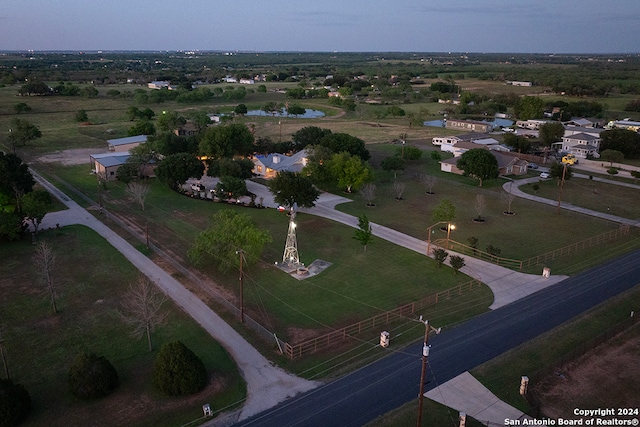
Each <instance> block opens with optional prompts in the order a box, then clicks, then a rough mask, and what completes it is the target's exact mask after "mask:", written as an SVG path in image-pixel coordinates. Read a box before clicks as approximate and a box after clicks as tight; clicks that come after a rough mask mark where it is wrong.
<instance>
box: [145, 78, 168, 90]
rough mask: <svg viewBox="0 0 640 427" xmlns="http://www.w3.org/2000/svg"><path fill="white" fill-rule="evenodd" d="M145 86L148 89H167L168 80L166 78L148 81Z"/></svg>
mask: <svg viewBox="0 0 640 427" xmlns="http://www.w3.org/2000/svg"><path fill="white" fill-rule="evenodd" d="M147 86H148V87H149V89H165V88H166V89H169V82H168V81H166V80H159V81H154V82H151V83H148V84H147Z"/></svg>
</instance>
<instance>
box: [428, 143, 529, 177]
mask: <svg viewBox="0 0 640 427" xmlns="http://www.w3.org/2000/svg"><path fill="white" fill-rule="evenodd" d="M473 148H478V147H477V146H476V147H473ZM465 151H466V150H465ZM490 152H491V154H493V156H494V157H495V158H496V160H497V161H498V171H499V174H500V176H508V175H524V174H526V173H527V168H528V166H529V162H527V161H526V160H521V159H520V158H518V157H517V156H516V155H514V154H511V153H501V152H498V151H495V150H490ZM461 155H462V153H461V154H460V155H459V156H456V157H452V158H449V159H446V160H443V161H441V162H440V170H441V171H442V172H449V173H455V174H457V175H462V174H463V171H462V170H461V169H458V166H457V163H458V159H459V158H460V156H461Z"/></svg>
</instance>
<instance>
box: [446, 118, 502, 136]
mask: <svg viewBox="0 0 640 427" xmlns="http://www.w3.org/2000/svg"><path fill="white" fill-rule="evenodd" d="M445 127H446V128H447V129H457V130H464V131H472V132H482V133H488V132H491V131H492V130H493V125H492V124H491V123H486V122H479V121H475V120H457V119H448V120H447V121H446V122H445Z"/></svg>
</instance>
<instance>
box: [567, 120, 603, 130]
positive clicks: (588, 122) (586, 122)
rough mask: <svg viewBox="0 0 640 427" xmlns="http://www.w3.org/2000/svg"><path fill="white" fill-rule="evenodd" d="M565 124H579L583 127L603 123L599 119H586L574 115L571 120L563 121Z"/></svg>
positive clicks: (578, 125) (591, 126)
mask: <svg viewBox="0 0 640 427" xmlns="http://www.w3.org/2000/svg"><path fill="white" fill-rule="evenodd" d="M563 124H564V125H565V126H577V127H582V128H594V127H597V126H598V125H602V121H601V120H598V119H585V118H582V117H572V118H571V120H569V121H567V122H564V123H563Z"/></svg>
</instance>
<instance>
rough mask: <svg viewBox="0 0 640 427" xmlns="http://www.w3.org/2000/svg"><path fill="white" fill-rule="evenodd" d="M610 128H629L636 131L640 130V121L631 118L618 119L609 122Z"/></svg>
mask: <svg viewBox="0 0 640 427" xmlns="http://www.w3.org/2000/svg"><path fill="white" fill-rule="evenodd" d="M607 128H609V129H627V130H631V131H634V132H640V122H634V121H631V120H627V119H625V120H617V121H611V122H609V123H608V124H607Z"/></svg>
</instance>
